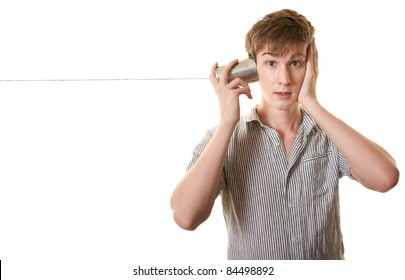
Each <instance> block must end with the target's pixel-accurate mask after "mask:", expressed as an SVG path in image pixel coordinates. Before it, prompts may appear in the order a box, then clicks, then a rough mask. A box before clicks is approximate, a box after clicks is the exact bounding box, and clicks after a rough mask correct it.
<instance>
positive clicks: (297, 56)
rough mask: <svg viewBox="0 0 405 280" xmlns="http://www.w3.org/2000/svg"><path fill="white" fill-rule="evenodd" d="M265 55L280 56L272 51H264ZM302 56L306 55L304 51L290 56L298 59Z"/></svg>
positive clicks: (263, 54)
mask: <svg viewBox="0 0 405 280" xmlns="http://www.w3.org/2000/svg"><path fill="white" fill-rule="evenodd" d="M265 55H270V56H274V57H280V55H277V54H275V53H272V52H264V53H262V56H265ZM300 57H304V58H305V57H306V56H305V54H303V53H296V54H293V55H292V56H291V57H290V59H297V58H300Z"/></svg>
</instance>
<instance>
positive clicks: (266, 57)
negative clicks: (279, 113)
mask: <svg viewBox="0 0 405 280" xmlns="http://www.w3.org/2000/svg"><path fill="white" fill-rule="evenodd" d="M256 65H257V71H258V74H259V83H260V86H261V88H262V95H263V102H265V103H266V104H268V105H271V106H272V107H275V108H277V109H281V110H288V109H290V108H291V106H292V105H296V104H297V101H298V95H299V92H300V89H301V85H302V82H303V80H304V77H305V72H306V48H302V49H298V50H297V49H291V50H287V51H286V52H285V53H284V54H283V55H278V54H275V53H272V52H271V51H270V50H269V48H267V47H265V48H263V49H262V50H261V51H260V52H258V53H257V56H256Z"/></svg>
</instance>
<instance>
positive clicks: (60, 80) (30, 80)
mask: <svg viewBox="0 0 405 280" xmlns="http://www.w3.org/2000/svg"><path fill="white" fill-rule="evenodd" d="M207 79H208V78H169V77H166V78H107V79H101V78H100V79H97V78H94V79H91V78H89V79H7V80H0V82H101V81H107V82H108V81H181V80H207Z"/></svg>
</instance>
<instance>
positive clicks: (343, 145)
mask: <svg viewBox="0 0 405 280" xmlns="http://www.w3.org/2000/svg"><path fill="white" fill-rule="evenodd" d="M317 61H318V54H317V50H316V46H315V42H314V43H313V44H311V46H310V47H309V49H308V57H307V73H306V76H305V80H304V82H303V85H302V87H301V92H300V96H299V102H300V104H301V106H302V107H303V109H304V110H305V111H306V112H307V113H308V114H309V115H310V116H311V117H312V118H313V119H314V120H315V122H316V123H317V124H318V125H319V127H320V128H321V129H322V130H323V131H324V132H325V133H326V135H327V136H328V137H329V139H330V140H331V141H332V142H333V144H334V145H335V146H336V147H337V149H338V150H339V151H340V152H341V153H342V155H343V156H344V158H345V159H346V161H347V162H348V164H349V165H350V168H351V173H352V176H353V177H354V178H355V179H356V180H357V181H358V182H360V183H361V184H362V185H363V186H365V187H366V188H369V189H372V190H375V191H379V192H386V191H389V190H390V189H391V188H393V187H394V186H395V185H396V184H397V183H398V180H399V170H398V168H397V167H396V163H395V161H394V159H393V158H392V157H391V155H390V154H388V152H387V151H385V150H384V149H383V148H382V147H380V146H379V145H377V144H376V143H374V142H372V141H371V140H369V139H367V138H366V137H364V136H363V135H362V134H360V133H359V132H357V131H356V130H354V129H353V128H352V127H350V126H349V125H347V124H346V123H345V122H343V121H342V120H340V119H338V118H337V117H335V116H334V115H332V114H331V113H330V112H328V111H327V110H326V109H325V108H324V107H322V106H321V105H320V104H319V102H318V101H317V99H316V94H315V84H316V79H317V76H318V64H317Z"/></svg>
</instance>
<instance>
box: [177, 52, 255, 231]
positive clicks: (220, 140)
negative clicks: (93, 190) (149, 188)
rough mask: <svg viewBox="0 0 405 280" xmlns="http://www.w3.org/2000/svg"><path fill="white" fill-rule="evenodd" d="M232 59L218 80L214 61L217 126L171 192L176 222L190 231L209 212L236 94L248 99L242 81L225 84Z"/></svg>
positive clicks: (235, 112) (235, 117)
mask: <svg viewBox="0 0 405 280" xmlns="http://www.w3.org/2000/svg"><path fill="white" fill-rule="evenodd" d="M236 63H237V61H236V60H234V61H232V62H230V63H229V64H228V65H227V66H225V67H224V68H223V70H222V74H221V77H223V78H221V80H220V81H218V80H217V79H216V77H215V69H216V68H217V67H218V65H217V64H215V65H214V66H213V67H212V68H211V73H210V80H211V83H212V84H213V86H214V88H215V91H216V94H217V97H218V101H219V104H220V111H221V117H220V122H219V125H218V127H217V129H216V131H215V133H214V135H213V137H212V138H211V140H210V142H209V143H208V145H207V146H206V147H205V149H204V151H203V152H202V153H201V155H200V157H199V158H198V160H197V162H196V163H195V164H194V165H193V167H191V169H190V170H189V171H188V172H187V174H186V175H185V176H184V178H183V179H182V180H181V181H180V182H179V183H178V185H177V186H176V188H175V189H174V191H173V194H172V197H171V200H170V206H171V208H172V210H173V217H174V220H175V221H176V223H177V224H178V225H179V226H180V227H181V228H183V229H187V230H194V229H196V228H197V227H198V226H199V225H200V224H201V223H203V222H204V221H205V220H206V219H208V217H209V216H210V214H211V211H212V208H213V206H214V202H215V198H216V194H217V187H218V184H219V180H220V177H221V173H222V169H223V164H224V160H225V155H226V152H227V150H228V145H229V141H230V139H231V137H232V133H233V131H234V129H235V126H236V124H237V123H238V121H239V119H240V106H239V96H240V95H241V94H246V95H247V96H248V97H249V98H252V96H251V93H250V88H249V86H248V84H247V83H246V82H244V81H243V80H241V79H239V78H236V79H234V80H232V81H231V82H230V83H228V79H227V77H228V74H229V71H230V70H231V69H232V68H233V67H234V66H235V65H236Z"/></svg>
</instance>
